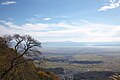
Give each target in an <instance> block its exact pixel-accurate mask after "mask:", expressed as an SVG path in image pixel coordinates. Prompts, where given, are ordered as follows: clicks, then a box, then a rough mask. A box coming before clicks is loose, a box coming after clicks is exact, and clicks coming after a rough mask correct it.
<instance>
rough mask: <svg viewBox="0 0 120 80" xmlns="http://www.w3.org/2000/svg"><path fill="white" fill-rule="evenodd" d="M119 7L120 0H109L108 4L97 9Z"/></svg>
mask: <svg viewBox="0 0 120 80" xmlns="http://www.w3.org/2000/svg"><path fill="white" fill-rule="evenodd" d="M118 7H120V0H109V4H108V5H105V6H103V7H101V8H100V9H99V10H98V11H106V10H109V9H114V8H118Z"/></svg>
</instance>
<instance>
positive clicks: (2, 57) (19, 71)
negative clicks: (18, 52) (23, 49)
mask: <svg viewBox="0 0 120 80" xmlns="http://www.w3.org/2000/svg"><path fill="white" fill-rule="evenodd" d="M1 39H2V38H0V40H1ZM14 56H15V51H14V50H13V49H11V48H9V47H8V46H7V45H5V44H4V43H2V42H0V75H1V74H2V73H3V71H4V70H5V69H6V68H8V67H9V66H10V61H11V60H12V59H13V57H14ZM23 59H24V58H23ZM13 71H15V73H14V74H12V73H13ZM36 73H37V72H36V67H35V66H34V64H33V62H30V61H29V62H25V63H23V64H20V65H19V66H17V68H16V70H14V69H13V70H12V71H10V73H8V74H7V75H6V76H5V80H7V79H9V80H12V79H14V80H19V79H22V80H23V79H25V80H36V79H37V75H36ZM10 74H11V75H10ZM11 76H12V77H11Z"/></svg>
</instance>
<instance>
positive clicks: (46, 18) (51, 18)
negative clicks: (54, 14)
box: [42, 18, 52, 21]
mask: <svg viewBox="0 0 120 80" xmlns="http://www.w3.org/2000/svg"><path fill="white" fill-rule="evenodd" d="M51 19H52V18H43V19H42V20H45V21H47V20H51Z"/></svg>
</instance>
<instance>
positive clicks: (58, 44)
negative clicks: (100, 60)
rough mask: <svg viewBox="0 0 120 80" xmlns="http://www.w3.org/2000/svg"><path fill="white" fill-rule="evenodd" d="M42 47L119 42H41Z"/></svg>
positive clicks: (118, 44)
mask: <svg viewBox="0 0 120 80" xmlns="http://www.w3.org/2000/svg"><path fill="white" fill-rule="evenodd" d="M42 46H43V47H56V46H58V47H59V46H120V42H72V41H63V42H42Z"/></svg>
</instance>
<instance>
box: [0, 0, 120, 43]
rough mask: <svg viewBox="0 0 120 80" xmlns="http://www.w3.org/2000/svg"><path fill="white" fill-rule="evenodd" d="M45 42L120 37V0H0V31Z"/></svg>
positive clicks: (117, 38)
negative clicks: (29, 36) (28, 36)
mask: <svg viewBox="0 0 120 80" xmlns="http://www.w3.org/2000/svg"><path fill="white" fill-rule="evenodd" d="M5 34H11V35H12V34H21V35H31V36H32V37H34V38H35V39H37V40H39V41H41V42H61V41H73V42H116V41H120V0H0V35H1V36H2V35H5Z"/></svg>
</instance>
